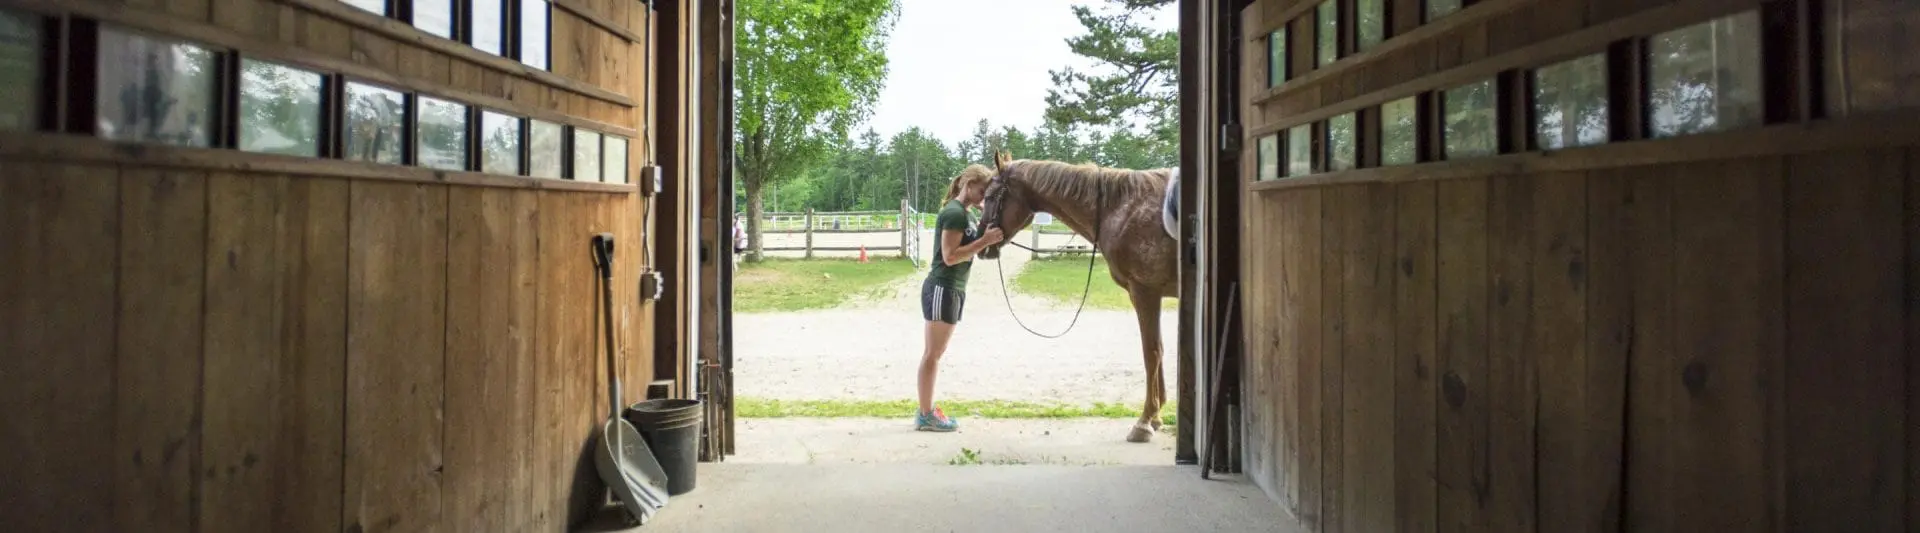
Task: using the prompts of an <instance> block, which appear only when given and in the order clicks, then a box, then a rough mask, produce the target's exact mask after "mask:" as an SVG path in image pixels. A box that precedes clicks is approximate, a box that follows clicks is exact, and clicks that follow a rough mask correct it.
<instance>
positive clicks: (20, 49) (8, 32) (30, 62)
mask: <svg viewBox="0 0 1920 533" xmlns="http://www.w3.org/2000/svg"><path fill="white" fill-rule="evenodd" d="M44 24H45V21H44V20H42V19H41V18H40V17H39V16H36V15H29V14H24V13H15V12H12V11H0V130H31V129H35V128H38V127H39V126H40V122H41V120H40V119H41V114H42V111H41V106H40V99H41V98H42V96H43V94H42V90H41V88H42V87H43V86H44V85H45V83H46V80H45V78H44V77H45V76H46V73H45V72H44V71H43V69H42V67H43V66H44V63H43V62H44V61H45V59H46V46H45V44H44V43H45V42H46V35H45V34H44V30H45V26H44Z"/></svg>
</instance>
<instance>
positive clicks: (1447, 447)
mask: <svg viewBox="0 0 1920 533" xmlns="http://www.w3.org/2000/svg"><path fill="white" fill-rule="evenodd" d="M1488 195H1489V191H1488V182H1487V180H1483V179H1473V180H1462V181H1457V182H1445V183H1440V184H1439V213H1440V215H1439V216H1440V223H1439V225H1438V227H1439V230H1438V232H1439V245H1438V247H1439V256H1438V257H1439V266H1438V268H1439V276H1438V280H1439V282H1438V287H1437V289H1436V291H1437V294H1438V297H1439V300H1438V302H1437V304H1438V306H1439V307H1438V313H1439V318H1440V330H1439V346H1440V348H1439V350H1440V351H1439V365H1440V369H1441V371H1440V383H1439V385H1440V397H1441V400H1442V404H1443V405H1442V406H1441V407H1440V410H1439V415H1438V416H1437V424H1438V429H1437V432H1438V434H1439V442H1438V443H1437V444H1436V457H1437V460H1438V462H1439V465H1440V468H1439V470H1440V471H1439V474H1440V478H1439V490H1440V493H1439V524H1440V531H1443V532H1469V531H1484V530H1485V529H1486V528H1487V527H1488V524H1489V522H1490V517H1488V516H1487V513H1488V509H1487V505H1488V501H1487V497H1488V494H1487V491H1488V489H1489V487H1488V483H1489V479H1488V475H1489V471H1488V470H1489V468H1490V467H1489V465H1488V461H1489V449H1488V444H1487V438H1488V434H1487V431H1488V423H1489V420H1488V418H1489V411H1488V409H1489V407H1490V406H1489V394H1491V392H1492V390H1491V388H1490V387H1489V385H1488V379H1489V378H1488V374H1489V369H1488V368H1487V367H1488V361H1487V349H1488V340H1487V332H1488V320H1489V306H1488V295H1489V293H1490V290H1489V277H1490V276H1489V275H1488V264H1487V260H1488V259H1487V258H1488V246H1489V245H1488V242H1487V241H1488V237H1487V229H1488V224H1489V222H1488V215H1487V211H1488V200H1489V198H1488Z"/></svg>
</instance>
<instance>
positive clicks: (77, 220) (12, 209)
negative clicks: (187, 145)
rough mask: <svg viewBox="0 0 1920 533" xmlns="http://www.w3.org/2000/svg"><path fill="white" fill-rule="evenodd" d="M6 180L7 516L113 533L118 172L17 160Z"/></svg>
mask: <svg viewBox="0 0 1920 533" xmlns="http://www.w3.org/2000/svg"><path fill="white" fill-rule="evenodd" d="M0 176H4V178H3V179H0V222H4V223H5V227H7V228H11V229H9V230H8V231H4V232H0V250H6V251H7V252H6V257H8V258H9V259H8V260H5V261H0V268H4V269H5V270H4V271H0V273H4V275H0V302H5V305H4V306H0V313H4V314H3V315H0V346H4V347H5V349H6V352H7V354H6V356H5V357H0V378H3V379H5V380H6V382H7V383H8V384H9V385H8V386H6V387H0V409H3V410H4V412H6V413H7V417H6V420H5V422H0V431H4V433H0V456H3V457H6V458H7V460H6V461H5V462H4V466H0V501H5V502H7V504H6V505H0V522H4V523H6V524H7V527H9V528H12V529H17V530H20V531H114V530H117V529H118V528H117V527H116V526H115V525H114V524H113V519H114V517H113V512H112V511H110V509H113V508H114V494H113V491H111V490H108V488H109V487H113V486H114V484H115V483H114V480H115V476H114V470H115V469H114V465H115V463H116V462H115V461H114V457H115V446H114V439H113V438H112V437H113V435H112V433H113V432H114V427H115V425H116V424H115V422H114V405H115V392H114V391H115V387H114V384H113V379H112V376H113V375H114V373H115V372H114V368H115V363H114V349H115V340H114V335H113V332H114V331H115V330H116V328H117V324H116V322H115V320H114V315H115V313H114V310H115V303H114V302H115V297H114V291H115V277H116V273H117V269H118V257H117V256H118V255H119V250H118V249H119V246H118V243H119V240H118V237H119V231H120V223H119V219H120V208H119V185H120V182H119V171H118V169H116V168H115V167H103V166H83V165H72V166H61V165H35V164H20V163H7V164H5V165H0ZM103 433H104V435H103ZM81 510H86V511H85V512H81Z"/></svg>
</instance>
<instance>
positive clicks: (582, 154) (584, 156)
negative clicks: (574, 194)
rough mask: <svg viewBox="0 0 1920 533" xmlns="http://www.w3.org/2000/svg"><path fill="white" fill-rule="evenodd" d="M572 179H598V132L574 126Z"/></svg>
mask: <svg viewBox="0 0 1920 533" xmlns="http://www.w3.org/2000/svg"><path fill="white" fill-rule="evenodd" d="M573 179H574V180H575V181H600V134H599V133H597V132H593V131H588V130H583V129H579V128H574V130H573Z"/></svg>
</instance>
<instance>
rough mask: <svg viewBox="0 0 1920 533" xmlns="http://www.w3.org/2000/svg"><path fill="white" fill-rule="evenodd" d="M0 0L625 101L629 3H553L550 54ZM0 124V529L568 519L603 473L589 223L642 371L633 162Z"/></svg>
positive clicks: (399, 73)
mask: <svg viewBox="0 0 1920 533" xmlns="http://www.w3.org/2000/svg"><path fill="white" fill-rule="evenodd" d="M8 3H9V4H10V5H11V4H19V5H20V6H22V7H24V8H26V9H32V10H39V11H42V12H48V13H62V12H65V13H73V14H75V15H78V16H87V17H94V18H98V19H102V20H105V21H107V22H109V23H117V24H123V25H128V26H133V27H136V28H139V29H144V30H148V31H156V32H159V33H162V34H167V35H171V36H175V37H179V38H185V39H188V40H194V41H198V42H201V43H205V44H209V45H212V46H214V47H216V48H228V49H238V50H239V51H240V52H242V53H243V54H245V55H248V56H250V57H263V58H268V59H275V60H282V61H287V62H290V63H294V64H297V65H301V66H306V67H310V68H320V69H325V70H329V71H333V72H344V73H346V74H348V75H349V76H350V77H356V78H361V79H368V78H371V79H372V80H373V81H377V82H382V83H389V84H397V85H400V86H402V87H404V88H407V89H409V90H412V91H418V92H425V93H429V94H436V95H440V96H446V97H452V98H455V99H459V100H462V101H464V102H466V103H469V104H476V105H484V106H487V107H489V108H492V109H496V110H500V111H504V112H508V113H512V114H516V115H520V116H533V117H536V118H543V119H546V120H554V121H560V122H567V123H571V124H574V125H577V126H583V127H589V128H593V129H597V130H601V131H610V132H614V133H620V134H624V135H634V134H635V133H636V132H639V131H643V130H647V129H649V128H646V127H644V125H643V124H642V122H641V121H642V120H643V117H645V115H646V113H645V103H646V102H648V101H650V100H651V99H650V98H649V97H648V96H647V95H646V94H645V92H644V90H643V89H642V87H643V82H644V79H643V73H642V72H641V66H640V60H641V58H642V54H645V53H646V43H645V42H644V38H643V37H640V36H641V35H644V33H645V29H644V24H645V23H646V22H647V16H646V13H645V10H644V8H643V7H642V6H641V4H639V3H637V2H620V1H614V0H567V1H559V2H555V4H556V8H555V9H554V11H553V15H552V16H553V22H552V25H553V34H554V41H553V45H552V46H553V58H552V64H553V68H552V72H550V73H549V72H538V71H534V70H532V69H525V68H520V67H517V66H516V65H517V63H516V62H514V61H512V60H504V59H500V58H495V57H491V56H488V55H486V54H484V53H480V52H477V51H475V50H472V49H467V48H465V47H464V45H460V44H458V43H453V42H450V41H445V40H440V39H436V38H432V37H426V36H424V34H419V33H418V32H416V31H415V30H413V29H412V28H410V27H407V26H406V25H405V24H402V23H399V22H397V21H393V20H387V19H382V18H379V17H375V16H372V15H368V14H364V13H360V12H357V11H353V10H352V9H351V8H348V7H345V6H344V4H340V3H339V2H335V1H332V0H164V1H147V2H120V1H110V0H64V1H61V2H52V1H42V0H18V1H14V0H9V2H8ZM396 25H397V26H396ZM660 59H661V60H662V61H671V60H673V59H674V58H660ZM656 64H658V63H656ZM666 67H667V66H664V65H663V66H662V67H659V68H663V69H664V68H666ZM8 135H9V137H8V143H6V144H7V146H5V147H0V221H3V222H4V223H5V225H6V227H8V228H11V229H10V230H9V231H6V232H0V250H5V253H4V254H0V354H3V356H0V379H4V380H5V381H7V382H8V383H10V384H12V385H9V386H7V387H4V388H0V389H4V390H0V411H4V412H6V413H8V416H7V417H5V419H6V421H5V423H4V424H0V428H4V432H0V437H4V440H3V441H0V456H5V457H8V458H9V460H8V461H7V462H6V464H7V466H4V467H0V501H3V502H7V503H6V504H5V505H0V523H6V524H8V528H9V529H13V530H20V531H55V530H58V531H236V532H238V531H248V532H252V531H286V532H296V531H316V532H338V531H363V532H376V531H564V530H567V529H569V527H570V526H571V525H573V524H576V523H578V522H579V521H580V520H581V519H583V518H584V517H585V516H586V513H587V511H588V510H589V509H591V508H592V507H593V506H595V505H596V504H597V503H599V502H600V501H601V498H602V497H603V494H601V492H600V491H599V490H598V487H599V482H598V481H597V477H596V476H595V474H594V471H593V465H592V461H591V455H589V453H588V452H589V450H590V448H589V442H590V439H591V435H592V434H593V431H594V428H595V426H596V425H597V423H598V422H599V421H600V420H603V419H604V418H605V417H606V416H607V414H608V412H609V408H610V405H609V398H608V395H607V386H606V383H607V376H606V375H605V374H606V363H605V359H604V357H605V355H604V349H605V342H604V341H603V340H602V333H601V332H602V327H601V316H602V315H601V312H600V311H599V303H600V299H599V292H598V291H599V279H598V277H597V276H596V274H595V269H594V266H593V263H592V259H591V256H590V254H589V248H588V244H589V239H590V238H591V236H592V235H593V234H595V233H598V232H611V233H613V234H615V236H616V239H617V242H618V248H617V251H618V256H617V258H616V259H617V261H618V265H619V271H618V277H617V278H616V280H617V281H616V283H615V284H614V285H613V290H614V298H613V300H614V303H615V306H616V311H615V316H614V319H615V322H616V324H617V325H616V328H615V329H616V331H615V333H616V335H617V337H618V342H619V344H620V346H619V348H620V352H621V354H622V357H624V358H625V363H624V364H623V365H622V366H621V370H620V371H621V373H622V377H621V379H622V380H623V381H624V382H625V383H626V385H627V388H626V392H627V395H626V396H627V397H626V398H625V400H626V401H627V402H632V401H637V400H639V399H640V397H641V394H642V393H641V391H642V390H643V387H644V384H645V383H647V382H648V381H651V380H653V379H655V378H656V376H655V375H654V374H653V371H654V367H653V365H652V364H651V360H652V356H653V352H654V350H653V348H654V343H653V333H652V332H653V331H654V328H653V326H652V316H653V314H654V311H653V309H652V308H651V307H652V306H650V305H641V304H640V303H639V302H638V301H637V299H636V296H637V294H636V292H635V291H636V289H637V286H636V284H635V283H633V280H635V279H637V276H638V274H639V272H640V271H641V269H642V266H641V265H640V261H641V255H642V254H641V248H642V246H643V244H642V234H641V230H642V229H643V227H646V226H651V221H647V220H642V219H641V215H640V213H641V207H642V204H641V201H642V200H643V198H641V197H640V196H639V195H638V194H635V193H634V192H633V188H631V187H619V186H600V185H590V184H578V185H575V184H568V183H560V182H548V183H547V184H540V183H535V180H532V179H514V178H500V177H493V176H480V175H478V174H477V173H445V174H442V173H431V172H422V171H420V169H410V168H399V167H379V168H366V167H367V165H359V164H353V163H344V162H338V161H326V160H318V159H290V158H281V157H276V156H255V155H249V154H242V153H238V152H233V151H222V150H193V149H171V148H156V149H152V150H131V151H130V150H119V149H117V148H116V147H113V146H112V145H110V144H108V143H103V142H99V141H93V140H89V139H80V138H70V137H65V136H53V135H39V136H36V135H33V134H8ZM42 139H44V140H45V141H46V142H47V143H49V144H50V145H52V146H61V147H65V148H60V149H35V148H33V147H32V146H33V145H36V144H40V143H37V142H33V141H38V140H42ZM14 141H21V142H14ZM648 145H649V143H647V142H645V141H644V140H642V139H638V138H635V139H633V140H632V144H631V145H630V153H631V155H630V158H629V159H630V161H629V163H630V165H632V166H633V167H634V168H637V167H638V166H640V165H641V164H642V163H643V162H645V161H647V160H648V159H649V155H648V154H647V152H646V151H647V149H648ZM74 147H78V148H81V149H80V150H73V149H70V148H74ZM263 169H264V170H263ZM289 169H290V170H296V171H291V172H285V171H281V170H289ZM633 174H634V173H633V172H629V175H633ZM669 179H684V177H683V176H675V175H672V174H670V175H669ZM450 183H452V184H450ZM479 185H485V186H479ZM569 187H571V188H574V189H580V190H564V189H567V188H569ZM654 242H655V243H659V242H661V240H660V239H657V238H656V239H655V240H654ZM665 242H667V243H668V244H666V245H660V246H661V248H660V249H657V250H656V251H655V252H654V256H655V257H660V256H662V255H663V253H662V250H666V249H668V248H669V247H671V246H675V245H673V244H671V243H673V241H665ZM659 377H672V376H659Z"/></svg>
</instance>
